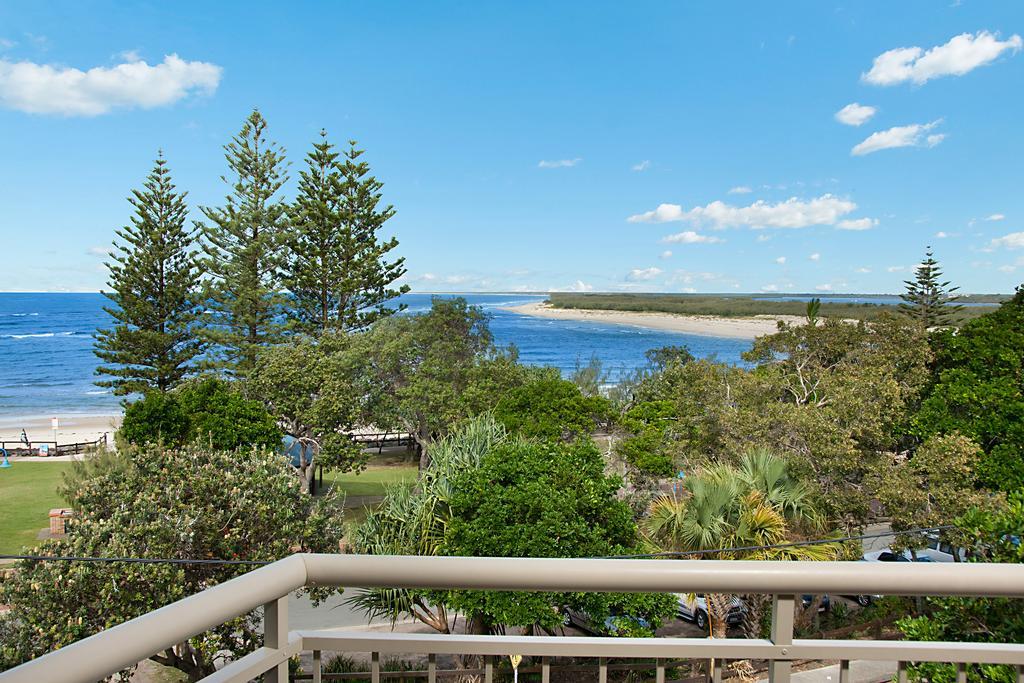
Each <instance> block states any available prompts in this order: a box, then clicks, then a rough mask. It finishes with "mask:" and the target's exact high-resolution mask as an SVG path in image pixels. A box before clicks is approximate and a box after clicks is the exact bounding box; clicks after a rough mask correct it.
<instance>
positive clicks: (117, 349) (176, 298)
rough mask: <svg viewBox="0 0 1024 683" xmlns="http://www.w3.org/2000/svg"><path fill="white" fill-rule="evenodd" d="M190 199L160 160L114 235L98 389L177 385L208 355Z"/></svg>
mask: <svg viewBox="0 0 1024 683" xmlns="http://www.w3.org/2000/svg"><path fill="white" fill-rule="evenodd" d="M186 196H187V194H186V193H184V192H180V193H179V192H175V188H174V184H173V183H172V181H171V172H170V170H169V169H168V168H167V160H166V159H164V158H163V154H160V155H158V156H157V160H156V163H155V164H154V166H153V170H152V171H151V172H150V174H149V176H148V177H147V178H146V182H145V184H144V186H143V188H142V189H141V190H134V191H133V192H132V195H131V197H129V199H128V201H129V203H130V204H131V205H132V207H133V208H134V210H135V214H134V215H133V216H132V219H131V223H130V224H129V225H127V226H125V227H124V228H122V229H121V230H118V231H117V236H118V238H119V239H117V240H115V241H114V248H113V250H112V251H111V255H110V262H109V263H108V264H107V266H108V268H109V269H110V283H109V284H110V289H111V291H109V292H104V294H105V295H106V296H107V298H109V299H110V301H111V303H112V304H113V305H112V306H108V307H106V308H105V309H104V310H105V311H106V312H107V313H108V314H109V315H110V317H111V318H112V319H113V322H114V325H113V326H112V327H111V328H109V329H101V330H97V331H96V355H97V356H98V357H99V358H100V360H102V361H103V362H104V363H105V365H101V366H100V367H99V368H97V373H98V374H101V375H107V376H109V377H110V378H111V379H105V380H101V381H99V382H97V384H98V385H99V386H101V387H110V388H111V389H112V390H113V392H114V393H115V394H116V395H118V396H125V395H129V394H135V393H143V392H145V391H148V390H150V389H155V390H157V391H167V390H168V389H172V388H174V387H175V386H177V385H178V384H179V383H180V382H181V381H182V380H183V379H184V378H185V377H186V376H188V375H189V374H191V373H193V372H195V369H196V368H195V362H196V359H197V357H198V356H200V355H201V354H202V352H203V349H204V342H203V340H202V339H200V337H199V335H198V334H197V332H196V328H197V324H198V320H199V316H200V313H201V309H200V303H199V298H198V296H197V290H196V282H197V279H198V277H199V264H198V262H197V259H196V255H195V253H194V249H193V247H194V245H195V231H194V230H192V229H190V228H188V227H186V224H185V220H186V214H187V212H188V207H187V205H186V203H185V199H186Z"/></svg>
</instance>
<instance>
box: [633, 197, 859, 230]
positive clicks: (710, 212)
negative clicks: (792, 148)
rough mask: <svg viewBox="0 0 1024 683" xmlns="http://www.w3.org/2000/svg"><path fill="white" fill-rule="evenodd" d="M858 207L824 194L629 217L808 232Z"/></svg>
mask: <svg viewBox="0 0 1024 683" xmlns="http://www.w3.org/2000/svg"><path fill="white" fill-rule="evenodd" d="M856 208H857V205H856V204H855V203H854V202H852V201H850V200H849V199H841V198H839V197H836V196H835V195H831V194H824V195H822V196H820V197H816V198H814V199H810V200H802V199H797V198H796V197H791V198H789V199H787V200H785V201H782V202H776V203H770V202H766V201H764V200H758V201H756V202H754V203H753V204H751V205H749V206H733V205H731V204H726V203H725V202H722V201H713V202H711V203H710V204H708V205H707V206H695V207H693V208H692V209H690V210H689V211H684V210H683V207H682V206H680V205H679V204H660V205H658V208H656V209H654V210H653V211H648V212H646V213H641V214H636V215H633V216H630V217H629V218H627V219H626V220H627V221H628V222H630V223H669V222H675V221H686V222H689V223H693V224H695V225H710V226H711V227H713V228H716V229H722V228H733V227H739V226H747V227H751V228H806V227H808V226H811V225H834V224H835V223H836V222H837V221H838V220H839V219H840V218H841V217H842V216H845V215H846V214H848V213H850V212H852V211H853V210H854V209H856Z"/></svg>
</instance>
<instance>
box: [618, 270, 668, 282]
mask: <svg viewBox="0 0 1024 683" xmlns="http://www.w3.org/2000/svg"><path fill="white" fill-rule="evenodd" d="M661 272H662V271H661V268H654V267H651V268H634V269H633V270H631V271H629V275H627V276H626V279H627V280H629V281H631V282H638V281H641V282H646V281H647V280H653V279H654V278H656V277H658V276H659V275H661Z"/></svg>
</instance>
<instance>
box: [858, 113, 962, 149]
mask: <svg viewBox="0 0 1024 683" xmlns="http://www.w3.org/2000/svg"><path fill="white" fill-rule="evenodd" d="M940 123H942V119H938V120H936V121H932V122H931V123H913V124H911V125H909V126H893V127H892V128H890V129H888V130H880V131H877V132H875V133H872V134H871V135H869V136H867V137H866V138H865V139H864V140H863V141H862V142H860V143H858V144H857V145H855V146H854V148H853V149H852V150H850V154H852V155H853V156H864V155H865V154H871V153H872V152H878V151H881V150H883V149H894V148H897V147H934V146H935V145H937V144H939V143H940V142H942V141H943V139H945V137H946V136H945V135H942V134H933V135H925V134H926V133H927V132H928V131H930V130H931V129H932V128H934V127H935V126H937V125H939V124H940Z"/></svg>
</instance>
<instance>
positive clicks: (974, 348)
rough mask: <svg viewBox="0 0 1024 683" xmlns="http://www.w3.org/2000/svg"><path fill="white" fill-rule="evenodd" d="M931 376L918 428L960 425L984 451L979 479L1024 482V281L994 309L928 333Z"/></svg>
mask: <svg viewBox="0 0 1024 683" xmlns="http://www.w3.org/2000/svg"><path fill="white" fill-rule="evenodd" d="M933 345H934V347H935V364H934V374H935V381H934V383H933V384H932V385H931V386H930V387H929V389H928V391H927V394H926V396H925V398H924V400H923V402H922V405H921V410H920V412H919V413H918V415H917V417H916V418H915V426H916V430H917V432H918V433H919V434H920V435H921V436H922V437H924V436H927V435H930V434H951V433H953V432H959V433H961V434H963V435H965V436H968V437H970V438H971V439H974V440H975V441H976V442H978V443H979V444H980V445H981V447H982V448H983V449H984V450H985V456H984V457H983V458H982V459H981V463H980V464H979V466H978V473H979V475H980V476H981V479H982V481H983V482H984V483H985V484H986V485H987V486H989V487H991V488H995V489H1000V490H1004V491H1013V490H1016V489H1019V488H1024V288H1019V289H1018V290H1017V293H1016V295H1015V296H1014V297H1013V298H1012V299H1010V300H1009V301H1007V302H1006V303H1004V304H1002V305H1001V306H1000V307H999V308H998V309H997V310H995V311H993V312H991V313H989V314H987V315H985V316H983V317H981V318H978V319H977V320H973V321H971V322H969V323H967V324H966V325H964V326H963V327H962V328H960V329H959V330H955V331H954V330H946V331H943V332H940V333H938V334H936V335H935V337H934V338H933Z"/></svg>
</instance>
